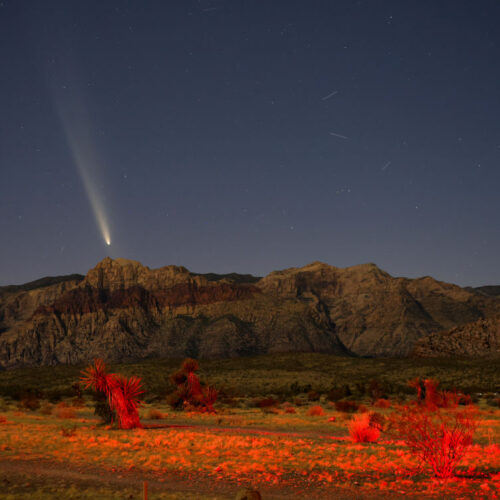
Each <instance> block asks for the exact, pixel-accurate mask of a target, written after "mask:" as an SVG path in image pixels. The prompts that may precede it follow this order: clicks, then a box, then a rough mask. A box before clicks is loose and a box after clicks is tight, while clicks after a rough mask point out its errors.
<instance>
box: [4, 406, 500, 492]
mask: <svg viewBox="0 0 500 500" xmlns="http://www.w3.org/2000/svg"><path fill="white" fill-rule="evenodd" d="M2 407H3V409H4V411H3V412H2V413H1V415H2V416H3V418H4V420H6V421H5V422H3V423H1V424H0V461H1V463H3V464H6V463H9V464H10V467H11V469H10V470H11V473H10V475H9V473H8V472H3V473H2V472H0V474H3V475H4V477H0V479H2V480H4V488H3V489H2V491H3V493H1V494H0V498H9V496H8V495H11V498H24V497H23V495H27V496H26V498H35V496H34V491H36V495H38V497H39V498H50V497H52V496H56V495H58V496H64V497H65V498H72V497H73V496H72V495H73V493H74V491H76V492H77V493H75V496H74V498H92V495H96V492H97V493H98V497H99V498H129V497H130V498H140V493H139V489H138V488H139V486H140V484H141V480H143V479H148V480H149V481H151V482H152V484H156V486H155V488H156V490H155V493H154V496H153V494H152V496H151V498H165V499H168V498H179V497H176V496H175V493H173V492H175V491H176V488H177V487H179V484H182V485H184V486H187V487H188V488H189V487H191V488H193V487H194V488H195V490H194V492H193V491H192V492H189V491H185V492H184V496H183V497H182V498H186V499H189V498H190V496H189V495H194V496H193V497H192V498H200V499H203V498H206V499H209V498H212V499H215V498H234V496H235V492H236V491H237V490H238V485H239V484H241V485H254V486H255V487H257V488H258V489H260V490H261V492H263V493H265V496H264V498H334V497H338V498H349V495H351V497H356V498H363V497H364V498H377V497H382V496H385V497H387V496H395V497H397V496H403V495H404V496H414V497H426V496H427V497H431V498H432V497H447V498H470V497H476V498H496V495H498V494H499V492H500V446H499V443H500V410H499V409H491V408H489V407H486V406H483V407H481V408H480V410H479V412H478V421H479V427H478V429H477V432H476V435H475V439H474V444H473V446H472V447H471V448H470V449H469V451H468V452H467V454H466V456H465V457H464V459H463V461H462V462H461V464H460V466H459V469H458V472H459V473H458V475H457V477H455V478H452V479H449V480H446V481H444V480H443V481H441V480H436V479H434V478H433V477H432V474H431V473H430V471H429V470H427V469H424V470H421V469H419V467H418V463H417V461H416V460H415V459H414V458H413V457H412V456H411V455H410V454H409V452H408V449H407V448H406V446H405V445H404V443H403V442H401V441H395V440H393V439H390V438H389V437H388V436H385V435H384V434H382V436H381V438H380V440H379V442H378V443H370V444H356V443H353V442H351V440H350V439H349V437H348V431H347V422H348V420H349V419H350V418H351V416H350V415H346V414H343V413H340V412H338V411H335V410H334V409H333V408H332V406H331V405H330V406H329V405H328V404H324V405H323V407H324V410H325V412H324V414H323V415H321V416H309V415H308V414H307V413H308V410H309V407H308V406H307V405H306V406H300V407H294V411H295V413H292V414H291V413H285V408H284V407H282V408H281V409H275V410H272V411H273V412H274V413H273V412H271V411H262V410H260V409H256V408H248V409H237V408H236V409H221V410H220V412H219V413H218V414H217V415H198V414H185V413H182V412H172V411H170V410H168V409H167V407H166V406H165V407H162V406H158V405H157V406H151V405H149V406H146V407H144V408H143V409H142V410H141V415H142V418H143V422H144V423H145V424H146V425H147V426H150V427H152V428H145V429H137V430H126V431H125V430H117V429H111V428H106V427H104V426H102V425H100V424H99V423H98V421H97V420H96V419H95V418H93V416H92V412H91V409H90V408H88V407H84V408H80V409H78V410H77V411H76V414H75V418H58V417H57V416H55V415H54V414H50V415H43V414H40V412H39V411H38V412H36V411H35V412H30V411H27V412H24V411H18V410H16V409H15V408H14V404H13V403H11V404H9V403H4V404H3V406H2ZM151 409H155V410H157V412H160V413H161V414H162V415H161V416H162V417H163V418H160V419H158V418H157V419H155V420H148V419H145V417H147V416H150V415H151ZM368 409H369V410H376V411H378V412H382V413H385V414H390V413H391V412H392V411H398V410H397V409H394V407H392V408H388V409H383V410H381V409H373V408H368ZM45 412H47V409H46V407H45ZM53 412H54V413H57V408H56V407H54V408H53ZM70 413H71V412H70ZM155 416H156V417H158V414H156V415H155ZM332 417H335V421H334V422H331V421H330V420H331V419H332ZM154 426H156V427H154ZM16 463H19V464H21V465H22V467H21V466H20V467H19V470H18V472H19V474H17V475H16V474H12V467H13V465H12V464H16ZM35 463H38V464H40V463H47V464H49V465H50V466H51V467H53V468H55V470H56V474H55V477H57V468H58V467H60V470H61V471H74V472H75V474H76V475H78V474H81V475H83V476H85V475H86V474H87V475H89V474H90V477H93V479H92V480H91V481H90V482H87V483H85V484H83V485H82V484H80V486H79V487H77V486H75V484H79V483H78V481H76V480H71V478H68V477H64V476H62V477H61V479H60V481H61V484H60V486H57V484H59V483H57V482H52V483H51V484H50V485H47V484H42V483H40V481H38V482H37V480H35V478H34V477H33V478H30V464H35ZM14 467H15V465H14ZM0 471H2V467H1V466H0ZM96 471H97V473H96ZM23 474H24V475H23ZM92 474H93V475H92ZM7 476H9V477H7ZM75 477H76V476H75ZM110 478H119V479H123V481H124V484H121V485H120V484H113V483H110V484H108V483H106V481H107V480H110ZM127 478H129V481H128V482H127ZM5 479H7V480H8V481H10V482H8V483H7V482H5ZM73 479H74V478H73ZM92 481H94V482H95V483H96V484H92ZM175 481H181V483H176V482H175ZM26 485H27V486H26ZM162 485H163V487H162ZM50 488H52V490H51V489H50ZM57 488H59V489H57ZM75 488H76V489H75ZM196 488H197V489H196ZM73 490H74V491H73ZM72 491H73V493H72ZM62 492H63V493H62ZM342 494H344V495H345V496H342ZM12 495H14V496H12ZM30 495H31V496H30ZM44 495H45V496H44ZM85 495H87V496H85ZM130 495H131V496H130ZM134 495H135V496H134ZM169 495H170V496H169ZM280 495H282V496H280Z"/></svg>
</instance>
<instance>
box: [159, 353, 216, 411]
mask: <svg viewBox="0 0 500 500" xmlns="http://www.w3.org/2000/svg"><path fill="white" fill-rule="evenodd" d="M198 369H199V365H198V362H197V361H196V360H195V359H191V358H187V359H185V360H184V361H183V363H182V366H181V368H180V370H178V371H176V372H174V373H172V375H171V376H170V380H171V381H172V383H173V384H174V385H176V386H177V389H176V390H175V391H174V392H173V393H172V394H170V395H169V396H168V397H167V402H168V404H169V405H170V406H171V407H172V408H175V409H190V410H194V411H200V412H208V413H216V411H215V409H214V406H213V405H214V404H215V401H217V390H216V389H215V388H214V387H211V386H208V385H203V384H202V383H201V382H200V379H199V378H198V375H196V373H195V372H197V371H198Z"/></svg>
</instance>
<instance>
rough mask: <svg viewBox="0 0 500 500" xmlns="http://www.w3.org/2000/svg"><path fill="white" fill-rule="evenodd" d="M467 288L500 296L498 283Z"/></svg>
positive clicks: (482, 293)
mask: <svg viewBox="0 0 500 500" xmlns="http://www.w3.org/2000/svg"><path fill="white" fill-rule="evenodd" d="M466 290H468V291H471V292H476V293H479V294H481V295H486V296H489V297H500V286H497V285H487V286H478V287H475V288H472V287H467V288H466Z"/></svg>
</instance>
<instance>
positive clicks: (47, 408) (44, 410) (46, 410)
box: [39, 402, 54, 415]
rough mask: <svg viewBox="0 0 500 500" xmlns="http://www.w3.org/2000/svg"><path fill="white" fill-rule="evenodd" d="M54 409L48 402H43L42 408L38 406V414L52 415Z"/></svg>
mask: <svg viewBox="0 0 500 500" xmlns="http://www.w3.org/2000/svg"><path fill="white" fill-rule="evenodd" d="M53 408H54V405H52V404H51V403H49V402H45V403H44V404H43V405H42V406H40V410H39V411H40V413H41V414H42V415H52V410H53Z"/></svg>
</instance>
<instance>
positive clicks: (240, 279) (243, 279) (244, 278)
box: [191, 273, 261, 284]
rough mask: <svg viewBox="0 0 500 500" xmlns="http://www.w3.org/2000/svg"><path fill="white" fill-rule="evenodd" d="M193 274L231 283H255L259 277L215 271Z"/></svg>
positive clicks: (210, 279)
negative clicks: (217, 272)
mask: <svg viewBox="0 0 500 500" xmlns="http://www.w3.org/2000/svg"><path fill="white" fill-rule="evenodd" d="M191 274H192V275H193V276H202V277H203V278H206V279H207V280H208V281H223V280H225V281H231V282H232V283H237V284H242V283H257V281H259V280H260V279H261V277H259V276H252V275H251V274H238V273H229V274H215V273H206V274H201V273H191Z"/></svg>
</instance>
